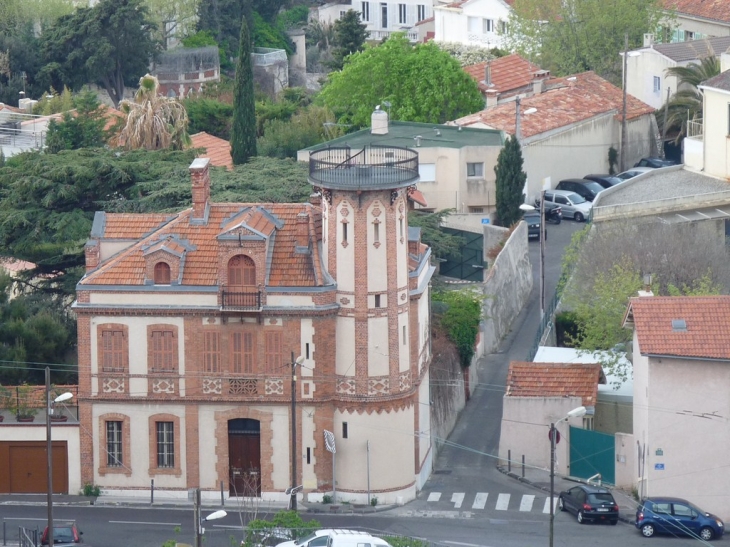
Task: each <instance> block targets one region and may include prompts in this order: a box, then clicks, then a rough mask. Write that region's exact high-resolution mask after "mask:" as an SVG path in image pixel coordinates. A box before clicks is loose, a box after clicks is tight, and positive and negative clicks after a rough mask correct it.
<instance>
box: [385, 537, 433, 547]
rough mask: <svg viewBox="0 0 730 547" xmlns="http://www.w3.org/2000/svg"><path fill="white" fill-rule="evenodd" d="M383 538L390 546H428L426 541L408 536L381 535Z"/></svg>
mask: <svg viewBox="0 0 730 547" xmlns="http://www.w3.org/2000/svg"><path fill="white" fill-rule="evenodd" d="M383 539H384V540H385V541H387V542H388V543H390V545H392V547H428V545H429V543H428V542H427V541H424V540H422V539H416V538H412V537H408V536H383Z"/></svg>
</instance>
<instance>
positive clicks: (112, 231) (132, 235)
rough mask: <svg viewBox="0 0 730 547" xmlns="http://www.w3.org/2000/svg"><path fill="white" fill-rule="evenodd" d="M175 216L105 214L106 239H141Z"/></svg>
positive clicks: (161, 214)
mask: <svg viewBox="0 0 730 547" xmlns="http://www.w3.org/2000/svg"><path fill="white" fill-rule="evenodd" d="M174 217H175V215H171V214H169V213H168V214H164V213H147V214H136V213H105V214H104V233H103V238H104V239H139V238H140V237H142V236H143V235H145V234H148V233H150V232H151V231H153V230H155V229H157V228H158V227H159V226H161V225H162V224H164V223H165V222H167V221H169V220H171V219H173V218H174Z"/></svg>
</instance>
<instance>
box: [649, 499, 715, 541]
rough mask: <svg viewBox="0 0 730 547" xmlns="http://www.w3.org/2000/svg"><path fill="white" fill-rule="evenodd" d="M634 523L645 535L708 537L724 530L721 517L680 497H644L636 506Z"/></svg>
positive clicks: (713, 536)
mask: <svg viewBox="0 0 730 547" xmlns="http://www.w3.org/2000/svg"><path fill="white" fill-rule="evenodd" d="M636 527H637V528H638V529H639V530H641V533H642V535H643V536H644V537H647V538H649V537H652V536H654V535H655V534H671V535H673V536H690V537H693V538H698V539H702V540H704V541H709V540H711V539H716V538H720V537H722V534H723V533H724V532H725V525H724V524H723V522H722V520H720V519H719V518H718V517H716V516H715V515H712V514H710V513H705V512H704V511H703V510H702V509H700V508H698V507H697V506H696V505H693V504H692V503H690V502H688V501H687V500H683V499H680V498H659V497H652V498H646V499H644V500H643V501H642V502H641V503H640V504H639V507H637V509H636Z"/></svg>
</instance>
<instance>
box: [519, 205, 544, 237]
mask: <svg viewBox="0 0 730 547" xmlns="http://www.w3.org/2000/svg"><path fill="white" fill-rule="evenodd" d="M522 220H524V221H525V222H526V223H527V239H530V238H531V237H536V238H537V239H538V240H539V239H540V211H530V212H529V213H525V215H524V216H523V217H522ZM545 239H547V230H545Z"/></svg>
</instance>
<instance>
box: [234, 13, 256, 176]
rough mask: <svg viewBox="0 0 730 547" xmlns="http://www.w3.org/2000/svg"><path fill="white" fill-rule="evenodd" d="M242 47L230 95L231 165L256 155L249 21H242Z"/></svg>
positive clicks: (240, 40) (238, 163) (240, 41)
mask: <svg viewBox="0 0 730 547" xmlns="http://www.w3.org/2000/svg"><path fill="white" fill-rule="evenodd" d="M239 44H240V45H241V48H240V50H239V52H238V65H237V66H236V85H235V88H234V97H233V125H232V126H231V157H232V158H233V164H234V165H240V164H242V163H246V162H247V161H248V160H249V158H251V157H252V156H255V155H256V107H255V102H254V92H253V68H252V67H251V42H250V39H249V35H248V23H247V22H246V20H245V19H244V20H243V22H242V23H241V37H240V39H239Z"/></svg>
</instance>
